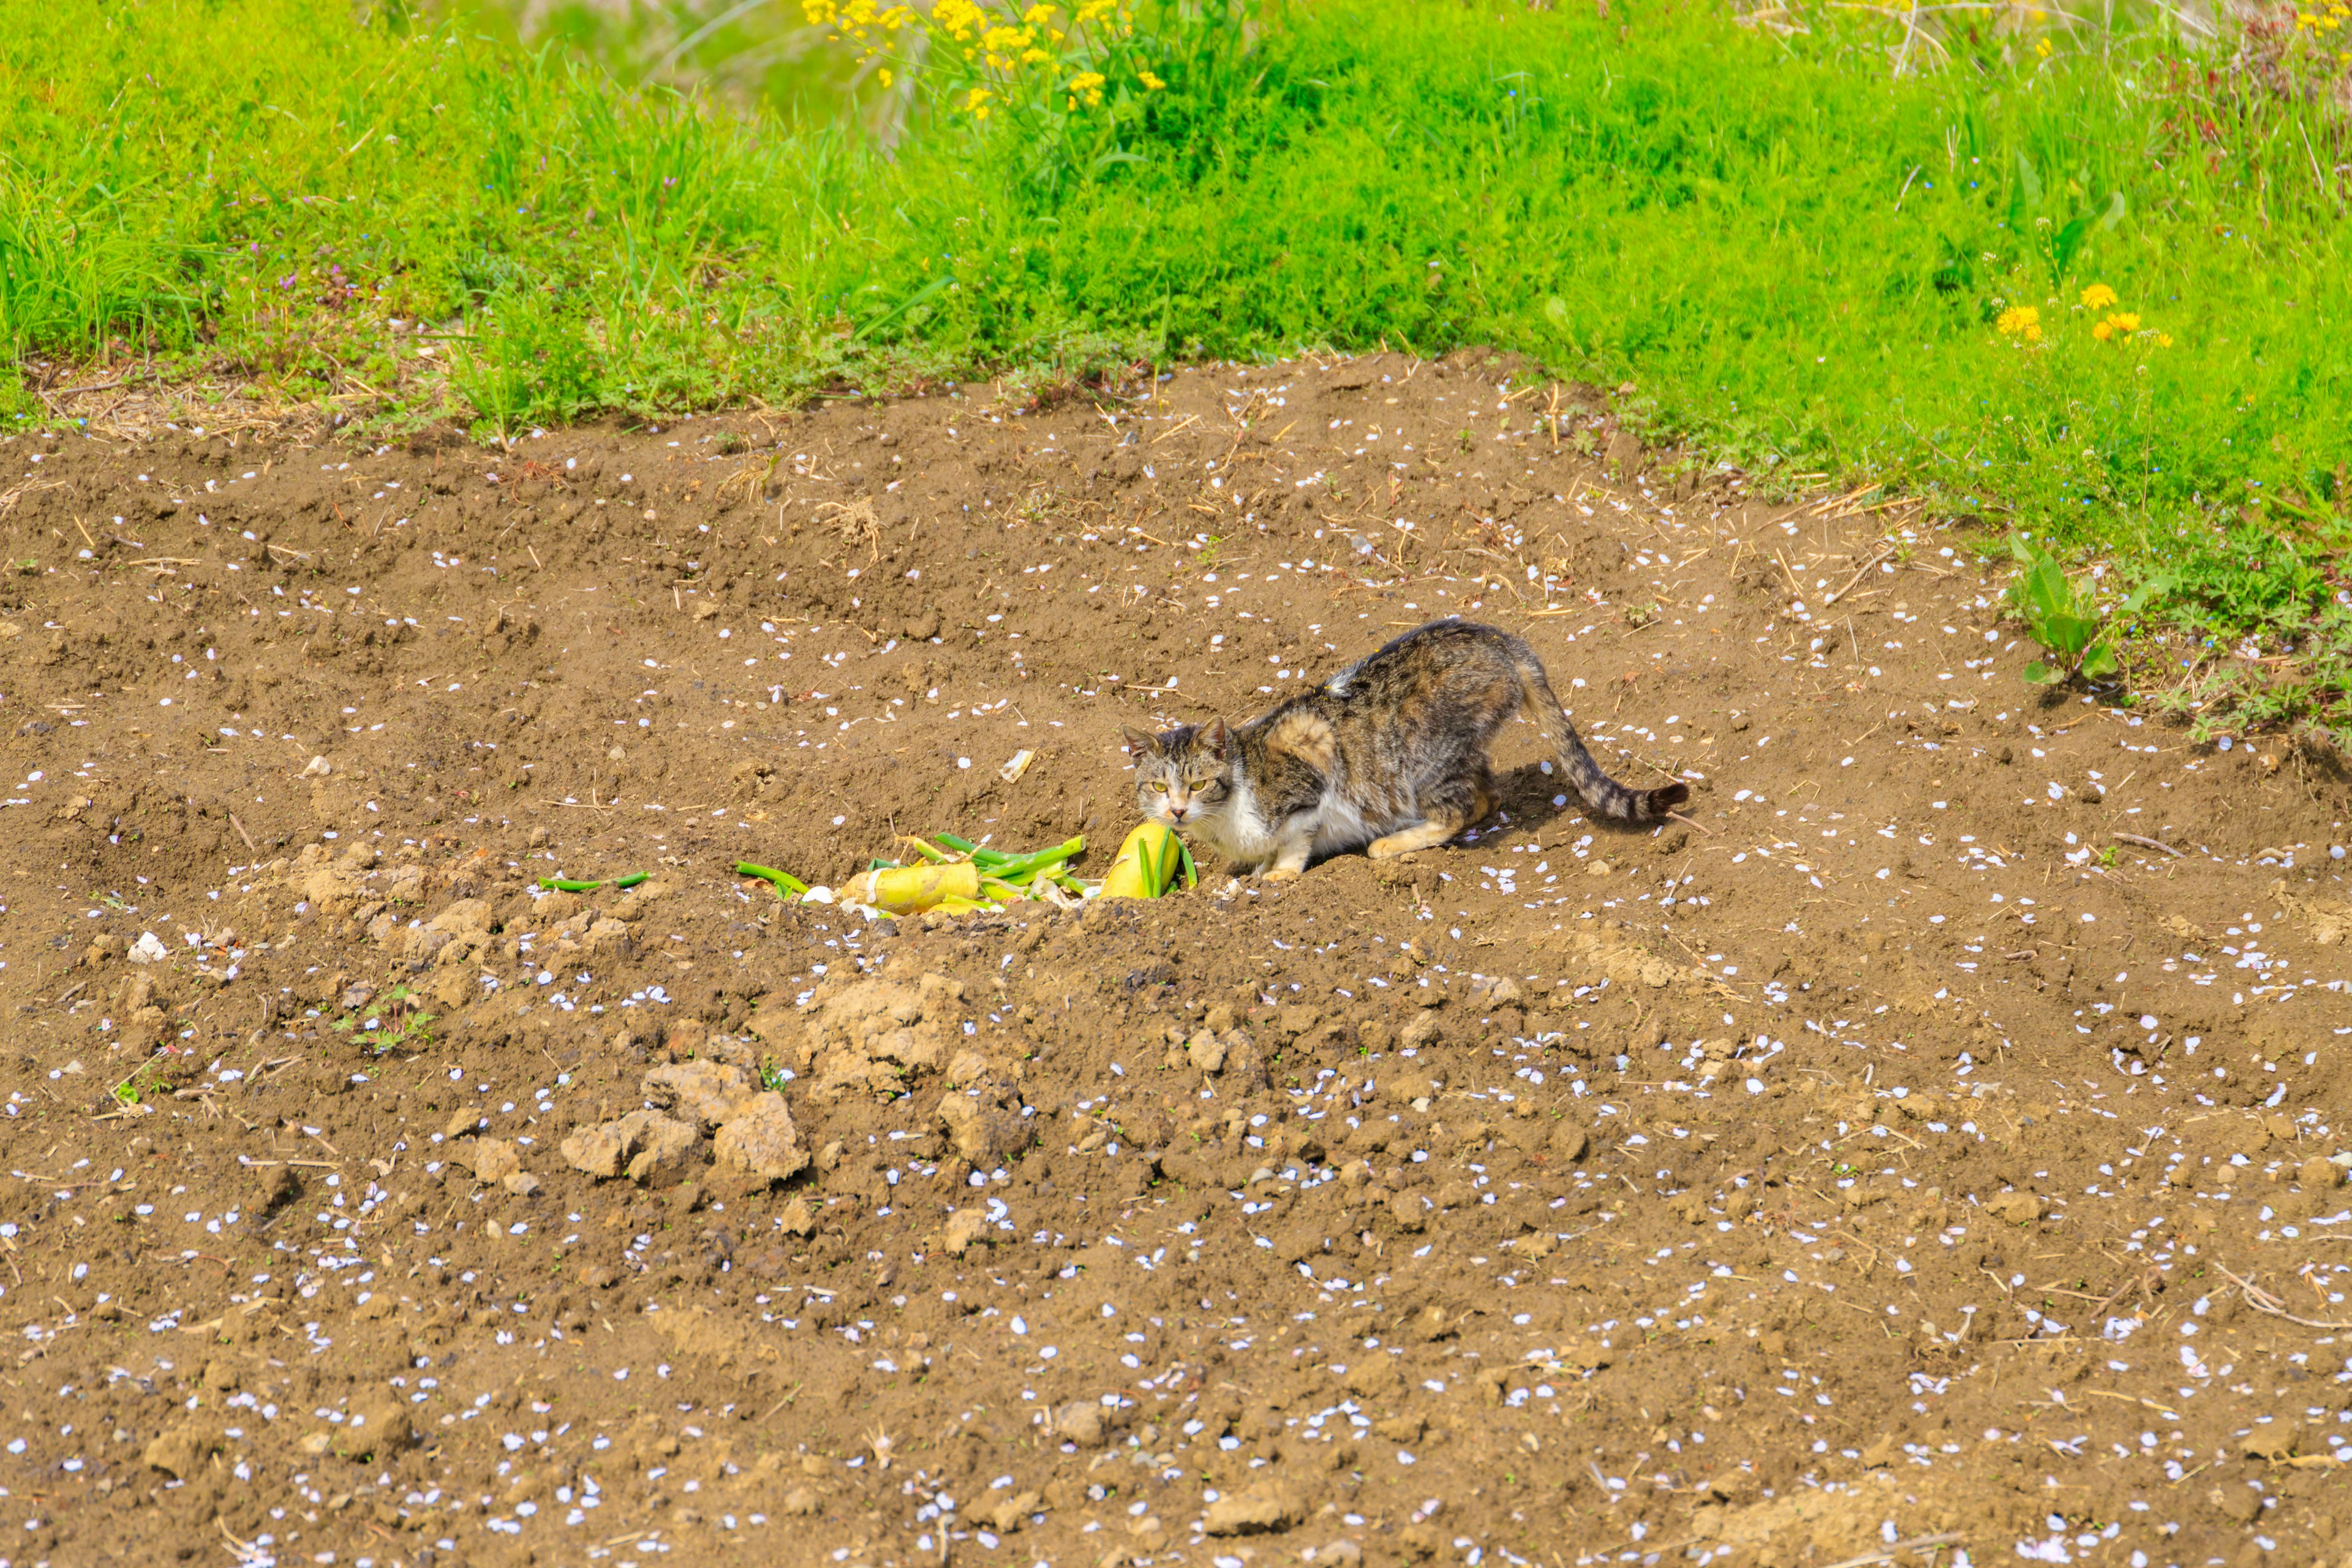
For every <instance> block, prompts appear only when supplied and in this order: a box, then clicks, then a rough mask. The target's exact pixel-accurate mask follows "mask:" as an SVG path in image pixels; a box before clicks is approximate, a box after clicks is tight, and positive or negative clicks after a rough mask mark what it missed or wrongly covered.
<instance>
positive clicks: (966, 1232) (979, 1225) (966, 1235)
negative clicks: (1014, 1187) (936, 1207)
mask: <svg viewBox="0 0 2352 1568" xmlns="http://www.w3.org/2000/svg"><path fill="white" fill-rule="evenodd" d="M989 1229H990V1226H989V1221H988V1216H987V1215H985V1214H982V1212H981V1211H980V1210H978V1209H958V1210H957V1211H956V1212H955V1213H953V1214H951V1215H948V1223H947V1228H946V1229H944V1230H942V1231H941V1232H940V1250H941V1251H943V1252H946V1253H947V1254H948V1255H949V1256H950V1257H953V1258H961V1257H962V1256H963V1255H964V1254H965V1253H967V1252H969V1251H971V1249H972V1247H976V1246H978V1245H979V1244H980V1243H982V1242H983V1241H986V1240H987V1239H988V1238H989V1236H988V1233H989Z"/></svg>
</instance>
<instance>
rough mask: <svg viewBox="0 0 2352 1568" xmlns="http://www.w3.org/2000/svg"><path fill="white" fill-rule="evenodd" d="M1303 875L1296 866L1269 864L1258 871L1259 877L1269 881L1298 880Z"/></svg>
mask: <svg viewBox="0 0 2352 1568" xmlns="http://www.w3.org/2000/svg"><path fill="white" fill-rule="evenodd" d="M1301 875H1302V873H1301V872H1300V871H1299V870H1298V869H1297V868H1295V867H1290V866H1269V867H1267V868H1265V870H1263V871H1260V872H1259V873H1258V878H1259V879H1260V880H1261V881H1267V882H1296V881H1297V880H1298V879H1299V877H1300V876H1301Z"/></svg>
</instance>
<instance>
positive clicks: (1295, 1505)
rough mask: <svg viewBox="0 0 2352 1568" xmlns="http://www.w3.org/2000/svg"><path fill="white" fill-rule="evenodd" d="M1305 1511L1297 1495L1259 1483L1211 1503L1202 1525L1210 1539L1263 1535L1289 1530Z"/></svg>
mask: <svg viewBox="0 0 2352 1568" xmlns="http://www.w3.org/2000/svg"><path fill="white" fill-rule="evenodd" d="M1304 1511H1305V1508H1304V1505H1303V1504H1301V1503H1300V1501H1299V1500H1298V1494H1297V1492H1295V1491H1293V1490H1291V1489H1290V1488H1288V1487H1286V1486H1284V1485H1283V1484H1282V1483H1281V1482H1279V1481H1260V1482H1259V1483H1258V1484H1257V1485H1255V1486H1254V1487H1249V1488H1246V1489H1243V1490H1241V1491H1238V1492H1228V1493H1226V1494H1225V1495H1224V1496H1223V1497H1221V1498H1219V1499H1218V1500H1216V1501H1214V1502H1213V1503H1211V1504H1210V1505H1209V1508H1208V1512H1207V1515H1206V1520H1205V1524H1206V1528H1207V1530H1208V1532H1209V1533H1210V1534H1211V1535H1262V1534H1271V1533H1274V1532H1276V1531H1285V1530H1288V1529H1289V1528H1290V1527H1291V1526H1292V1525H1294V1524H1296V1523H1297V1522H1298V1520H1299V1517H1300V1515H1301V1514H1302V1513H1303V1512H1304Z"/></svg>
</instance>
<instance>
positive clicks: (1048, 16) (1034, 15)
mask: <svg viewBox="0 0 2352 1568" xmlns="http://www.w3.org/2000/svg"><path fill="white" fill-rule="evenodd" d="M1053 16H1054V8H1053V7H1052V6H1051V5H1032V6H1030V7H1029V9H1027V10H1026V11H1024V12H1022V13H1021V19H1022V20H1023V21H1024V22H1026V23H1028V24H1029V25H1030V26H1033V27H1034V26H1039V25H1041V24H1043V23H1045V22H1049V21H1051V20H1053Z"/></svg>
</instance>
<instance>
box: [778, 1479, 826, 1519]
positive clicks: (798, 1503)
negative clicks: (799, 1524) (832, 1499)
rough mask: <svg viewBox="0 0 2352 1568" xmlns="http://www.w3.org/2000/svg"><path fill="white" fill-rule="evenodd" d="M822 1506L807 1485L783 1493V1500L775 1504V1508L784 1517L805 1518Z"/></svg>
mask: <svg viewBox="0 0 2352 1568" xmlns="http://www.w3.org/2000/svg"><path fill="white" fill-rule="evenodd" d="M823 1506H824V1505H823V1504H822V1503H820V1502H819V1501H818V1500H817V1495H816V1493H815V1492H814V1491H812V1490H810V1489H808V1488H807V1487H794V1488H793V1489H792V1490H790V1491H788V1492H786V1493H785V1494H784V1500H783V1501H782V1503H780V1504H778V1505H777V1510H778V1511H779V1512H781V1513H782V1515H783V1516H784V1517H785V1518H786V1519H806V1518H808V1517H809V1516H810V1515H812V1514H814V1513H815V1512H816V1511H817V1510H819V1509H820V1508H822V1507H823Z"/></svg>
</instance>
